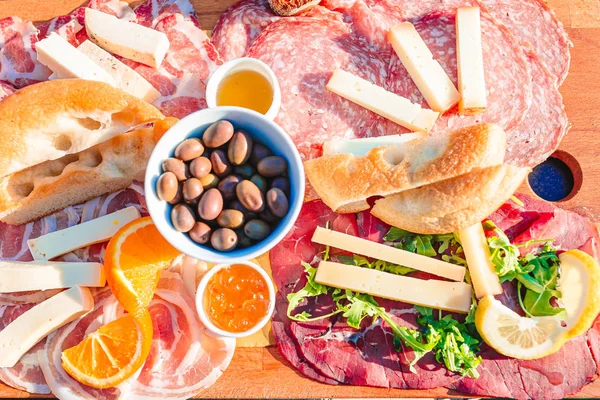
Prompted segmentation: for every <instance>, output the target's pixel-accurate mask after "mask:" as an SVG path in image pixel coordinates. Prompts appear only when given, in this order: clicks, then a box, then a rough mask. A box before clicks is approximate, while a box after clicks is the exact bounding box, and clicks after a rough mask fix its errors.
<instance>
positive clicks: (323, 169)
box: [304, 124, 506, 213]
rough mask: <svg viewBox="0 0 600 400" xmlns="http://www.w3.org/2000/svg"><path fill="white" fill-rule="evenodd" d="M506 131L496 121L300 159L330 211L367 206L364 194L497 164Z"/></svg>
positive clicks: (396, 190) (501, 157)
mask: <svg viewBox="0 0 600 400" xmlns="http://www.w3.org/2000/svg"><path fill="white" fill-rule="evenodd" d="M505 151H506V134H505V133H504V131H503V130H502V128H500V127H499V126H498V125H494V124H482V125H475V126H471V127H468V128H464V129H459V130H457V131H454V132H452V133H449V134H447V135H438V136H429V137H425V138H422V139H421V138H420V139H414V140H411V141H409V142H406V143H403V144H400V145H397V146H386V147H378V148H375V149H373V150H371V151H370V152H369V153H367V155H365V156H363V157H358V156H355V155H353V154H336V155H331V156H324V157H321V158H317V159H314V160H308V161H306V162H305V163H304V168H305V170H306V176H307V178H308V180H309V181H310V183H311V185H312V187H313V188H314V189H315V191H316V192H317V194H318V195H319V197H321V199H322V200H323V202H324V203H325V204H327V206H329V208H331V209H332V210H333V211H336V212H341V213H355V212H359V211H363V210H367V209H369V204H368V203H367V199H368V198H369V197H373V196H389V195H392V194H396V193H400V192H402V191H405V190H409V189H412V188H415V187H419V186H423V185H428V184H430V183H433V182H438V181H442V180H445V179H449V178H452V177H455V176H459V175H463V174H466V173H468V172H470V171H471V170H473V169H475V168H483V167H488V166H492V165H499V164H502V162H503V160H504V154H505Z"/></svg>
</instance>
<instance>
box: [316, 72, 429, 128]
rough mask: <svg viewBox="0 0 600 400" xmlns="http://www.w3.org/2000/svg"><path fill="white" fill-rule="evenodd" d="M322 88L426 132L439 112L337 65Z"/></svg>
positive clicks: (390, 118)
mask: <svg viewBox="0 0 600 400" xmlns="http://www.w3.org/2000/svg"><path fill="white" fill-rule="evenodd" d="M326 88H327V90H329V91H331V92H333V93H335V94H337V95H339V96H342V97H344V98H345V99H348V100H350V101H351V102H353V103H356V104H358V105H359V106H361V107H364V108H366V109H367V110H370V111H373V112H374V113H376V114H379V115H381V116H382V117H384V118H387V119H389V120H390V121H393V122H395V123H397V124H398V125H402V126H403V127H405V128H408V129H410V130H412V131H422V132H428V131H429V130H431V128H432V127H433V124H435V121H436V120H437V118H438V116H439V113H437V112H435V111H432V110H429V109H427V108H421V106H420V105H418V104H414V103H412V102H411V101H410V100H408V99H407V98H404V97H401V96H398V95H397V94H394V93H392V92H388V91H387V90H385V89H384V88H382V87H380V86H377V85H374V84H372V83H371V82H369V81H366V80H364V79H362V78H359V77H358V76H355V75H352V74H351V73H349V72H346V71H344V70H341V69H339V68H338V69H336V70H335V71H334V72H333V75H332V76H331V78H330V79H329V82H327V86H326Z"/></svg>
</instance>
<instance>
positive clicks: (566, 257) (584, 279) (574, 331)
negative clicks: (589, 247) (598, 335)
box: [556, 250, 600, 338]
mask: <svg viewBox="0 0 600 400" xmlns="http://www.w3.org/2000/svg"><path fill="white" fill-rule="evenodd" d="M558 258H559V259H560V278H559V280H558V285H557V287H556V288H557V289H558V290H560V292H561V293H562V298H561V299H560V302H561V303H562V306H563V307H564V308H565V311H566V314H567V316H566V319H565V323H566V327H564V329H566V330H567V332H566V335H567V337H568V338H573V337H575V336H579V335H582V334H584V333H585V332H586V331H587V330H588V329H590V328H591V327H592V324H593V323H594V321H595V320H596V317H597V316H598V314H599V313H600V265H598V262H597V261H596V260H595V259H594V258H593V257H592V256H590V255H589V254H587V253H584V252H583V251H580V250H569V251H566V252H564V253H562V254H561V255H559V256H558Z"/></svg>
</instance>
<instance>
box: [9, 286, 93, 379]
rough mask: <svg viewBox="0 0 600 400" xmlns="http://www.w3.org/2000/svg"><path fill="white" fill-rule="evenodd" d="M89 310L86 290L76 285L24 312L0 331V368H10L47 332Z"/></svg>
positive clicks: (90, 303)
mask: <svg viewBox="0 0 600 400" xmlns="http://www.w3.org/2000/svg"><path fill="white" fill-rule="evenodd" d="M93 309H94V298H93V297H92V294H91V293H90V290H89V289H88V288H82V287H78V286H76V287H74V288H71V289H68V290H65V291H64V292H61V293H59V294H57V295H56V296H53V297H51V298H49V299H48V300H46V301H44V302H43V303H40V304H38V305H36V306H35V307H33V308H32V309H30V310H28V311H26V312H25V313H23V314H22V315H20V316H19V317H17V319H15V320H14V321H13V322H11V323H10V324H9V325H8V326H7V327H6V328H4V329H3V330H2V331H0V368H5V367H8V368H10V367H14V365H15V364H16V363H17V362H18V361H19V360H20V359H21V357H23V355H24V354H25V353H26V352H27V351H29V349H31V348H32V347H33V346H35V345H36V343H38V342H39V341H40V340H42V339H43V338H45V337H46V336H47V335H48V334H49V333H51V332H53V331H55V330H56V329H58V328H60V327H61V326H63V325H66V324H68V323H69V322H71V321H74V320H75V319H77V318H79V317H81V316H82V315H84V314H86V313H88V312H89V311H91V310H93Z"/></svg>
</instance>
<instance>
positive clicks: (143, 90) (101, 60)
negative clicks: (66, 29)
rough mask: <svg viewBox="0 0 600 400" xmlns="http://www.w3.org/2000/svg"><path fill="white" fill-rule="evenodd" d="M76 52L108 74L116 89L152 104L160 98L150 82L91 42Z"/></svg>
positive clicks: (78, 48) (82, 44)
mask: <svg viewBox="0 0 600 400" xmlns="http://www.w3.org/2000/svg"><path fill="white" fill-rule="evenodd" d="M77 50H79V51H80V52H82V53H83V54H85V55H86V56H87V57H89V59H90V60H92V61H93V62H95V63H96V64H98V65H99V66H100V68H102V69H104V70H105V71H106V72H108V73H109V74H110V75H111V76H112V77H113V78H114V80H115V82H116V85H117V87H118V88H119V89H121V90H122V91H124V92H127V93H129V94H131V95H133V96H135V97H138V98H140V99H142V100H145V101H147V102H148V103H152V102H153V101H154V100H156V99H158V98H159V97H160V96H161V94H160V92H159V91H158V90H156V89H155V88H154V86H152V85H151V84H150V82H148V81H147V80H145V79H144V78H142V76H141V75H140V74H138V73H137V72H135V71H134V70H133V69H131V68H129V67H128V66H127V65H125V64H123V63H122V62H121V61H119V60H118V59H117V58H115V57H113V56H112V55H111V54H110V53H109V52H107V51H105V50H103V49H101V48H100V47H98V46H96V45H95V44H94V43H92V42H91V41H89V40H86V41H85V42H83V43H81V44H80V45H79V47H77Z"/></svg>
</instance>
